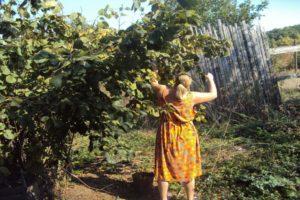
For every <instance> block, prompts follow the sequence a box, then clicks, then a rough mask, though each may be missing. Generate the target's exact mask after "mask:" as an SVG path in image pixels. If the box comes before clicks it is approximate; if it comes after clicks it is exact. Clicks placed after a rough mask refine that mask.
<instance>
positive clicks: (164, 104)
mask: <svg viewBox="0 0 300 200" xmlns="http://www.w3.org/2000/svg"><path fill="white" fill-rule="evenodd" d="M168 101H169V102H168ZM158 103H159V106H160V108H161V112H160V124H159V127H158V129H157V133H156V145H155V159H154V160H155V165H154V181H158V180H163V181H168V182H187V181H190V180H191V179H193V178H195V177H197V176H200V175H202V168H201V156H200V144H199V138H198V133H197V129H196V128H195V126H194V124H193V119H194V117H195V114H196V111H195V110H194V104H193V101H192V93H191V92H189V93H188V94H187V95H186V97H185V98H184V99H183V100H182V101H178V100H174V98H173V99H172V98H169V99H168V100H166V96H165V95H164V94H161V95H159V98H158Z"/></svg>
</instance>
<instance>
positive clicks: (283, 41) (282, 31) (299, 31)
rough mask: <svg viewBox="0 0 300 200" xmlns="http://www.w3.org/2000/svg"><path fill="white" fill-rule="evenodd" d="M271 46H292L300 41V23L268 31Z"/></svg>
mask: <svg viewBox="0 0 300 200" xmlns="http://www.w3.org/2000/svg"><path fill="white" fill-rule="evenodd" d="M267 35H268V37H269V40H270V45H271V47H277V46H290V45H294V42H296V44H299V43H300V25H294V26H287V27H284V28H276V29H273V30H271V31H268V32H267Z"/></svg>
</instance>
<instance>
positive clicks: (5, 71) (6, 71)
mask: <svg viewBox="0 0 300 200" xmlns="http://www.w3.org/2000/svg"><path fill="white" fill-rule="evenodd" d="M1 71H2V73H3V74H4V75H9V74H10V70H9V69H8V67H7V66H5V65H2V66H1Z"/></svg>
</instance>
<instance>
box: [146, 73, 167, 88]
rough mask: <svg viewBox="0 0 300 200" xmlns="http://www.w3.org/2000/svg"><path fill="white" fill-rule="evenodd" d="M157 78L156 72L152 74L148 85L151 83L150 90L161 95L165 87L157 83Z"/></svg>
mask: <svg viewBox="0 0 300 200" xmlns="http://www.w3.org/2000/svg"><path fill="white" fill-rule="evenodd" d="M157 76H158V75H157V71H155V73H154V74H153V76H152V77H151V79H150V83H151V86H152V89H153V90H154V91H155V92H156V93H161V92H162V91H163V90H164V89H165V88H166V86H165V85H161V84H159V83H158V80H157Z"/></svg>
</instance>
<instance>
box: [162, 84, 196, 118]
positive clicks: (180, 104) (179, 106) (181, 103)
mask: <svg viewBox="0 0 300 200" xmlns="http://www.w3.org/2000/svg"><path fill="white" fill-rule="evenodd" d="M175 92H176V89H174V88H166V89H165V90H162V92H161V94H160V95H159V98H158V104H159V106H161V107H162V108H163V111H165V112H167V114H168V115H167V117H168V118H167V120H171V121H173V122H181V123H185V122H190V121H192V120H193V119H194V117H195V114H196V111H195V109H194V102H193V93H192V92H190V91H189V92H187V94H186V95H185V96H184V97H183V99H182V100H179V99H178V98H176V94H175Z"/></svg>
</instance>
